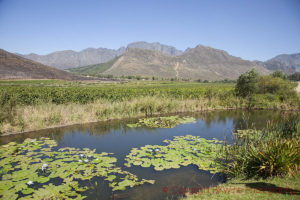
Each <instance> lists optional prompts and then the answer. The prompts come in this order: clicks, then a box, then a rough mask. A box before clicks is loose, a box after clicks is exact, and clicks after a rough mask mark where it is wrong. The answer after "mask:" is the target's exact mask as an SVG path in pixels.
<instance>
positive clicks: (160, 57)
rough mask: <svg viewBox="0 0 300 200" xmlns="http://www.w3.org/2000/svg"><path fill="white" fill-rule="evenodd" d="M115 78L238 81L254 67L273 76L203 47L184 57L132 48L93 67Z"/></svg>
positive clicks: (185, 54)
mask: <svg viewBox="0 0 300 200" xmlns="http://www.w3.org/2000/svg"><path fill="white" fill-rule="evenodd" d="M97 68H99V70H98V71H103V74H107V75H108V74H110V75H114V76H122V75H134V76H136V75H141V76H156V77H169V78H174V77H177V78H190V79H202V80H221V79H236V78H238V76H239V75H240V74H241V73H243V72H246V71H248V70H250V69H252V68H255V69H257V71H258V72H260V73H261V74H268V73H270V71H269V70H267V69H265V68H264V67H263V66H261V65H259V64H257V63H255V62H251V61H247V60H243V59H241V58H238V57H234V56H231V55H229V54H228V53H227V52H225V51H223V50H219V49H214V48H211V47H206V46H203V45H198V46H197V47H195V48H191V49H188V50H187V51H185V52H184V53H183V54H180V55H177V56H171V55H168V54H164V53H161V51H152V50H147V49H134V48H129V49H127V51H126V52H125V53H124V54H123V55H121V56H120V57H118V58H117V59H114V60H113V61H112V62H110V63H108V64H107V65H106V70H103V65H98V66H96V65H94V66H92V69H93V71H97ZM80 70H81V73H86V72H92V71H91V66H87V67H82V68H81V69H80Z"/></svg>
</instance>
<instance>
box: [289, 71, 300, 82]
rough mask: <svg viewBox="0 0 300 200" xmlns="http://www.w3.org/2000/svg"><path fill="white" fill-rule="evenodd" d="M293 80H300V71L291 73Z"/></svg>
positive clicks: (290, 77)
mask: <svg viewBox="0 0 300 200" xmlns="http://www.w3.org/2000/svg"><path fill="white" fill-rule="evenodd" d="M289 79H290V80H291V81H300V72H296V73H294V74H291V75H289Z"/></svg>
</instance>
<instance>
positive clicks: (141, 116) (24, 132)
mask: <svg viewBox="0 0 300 200" xmlns="http://www.w3.org/2000/svg"><path fill="white" fill-rule="evenodd" d="M228 110H248V111H252V110H269V111H291V112H293V111H297V110H298V109H277V108H276V109H275V108H252V109H250V110H249V109H247V108H246V107H240V108H211V109H201V110H196V111H179V112H170V113H154V114H152V115H150V116H148V117H155V116H158V115H175V114H182V113H195V112H210V111H228ZM143 117H147V116H145V115H143V114H141V115H136V116H135V117H120V118H108V119H103V120H94V121H87V122H82V123H70V124H61V125H55V126H49V127H45V128H40V129H32V130H26V131H20V132H8V133H3V134H0V137H6V136H12V135H20V134H27V133H32V132H37V131H43V130H48V129H49V130H51V129H56V128H63V127H69V126H75V125H84V124H92V123H98V122H108V121H113V120H125V119H131V118H143Z"/></svg>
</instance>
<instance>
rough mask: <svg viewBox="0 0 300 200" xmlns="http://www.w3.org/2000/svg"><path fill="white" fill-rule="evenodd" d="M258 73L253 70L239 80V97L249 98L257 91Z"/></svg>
mask: <svg viewBox="0 0 300 200" xmlns="http://www.w3.org/2000/svg"><path fill="white" fill-rule="evenodd" d="M257 81H258V73H257V72H256V71H255V70H254V69H252V70H251V71H248V72H246V73H244V74H242V75H240V77H239V78H238V80H237V83H236V87H235V91H236V94H237V95H238V96H241V97H248V96H251V95H252V94H254V93H256V91H257Z"/></svg>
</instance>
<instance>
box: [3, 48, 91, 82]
mask: <svg viewBox="0 0 300 200" xmlns="http://www.w3.org/2000/svg"><path fill="white" fill-rule="evenodd" d="M0 79H64V80H83V79H87V78H85V77H82V76H79V75H76V74H73V73H69V72H66V71H62V70H59V69H55V68H53V67H49V66H46V65H43V64H41V63H38V62H35V61H32V60H29V59H26V58H23V57H20V56H18V55H16V54H12V53H9V52H7V51H5V50H2V49H0Z"/></svg>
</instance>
